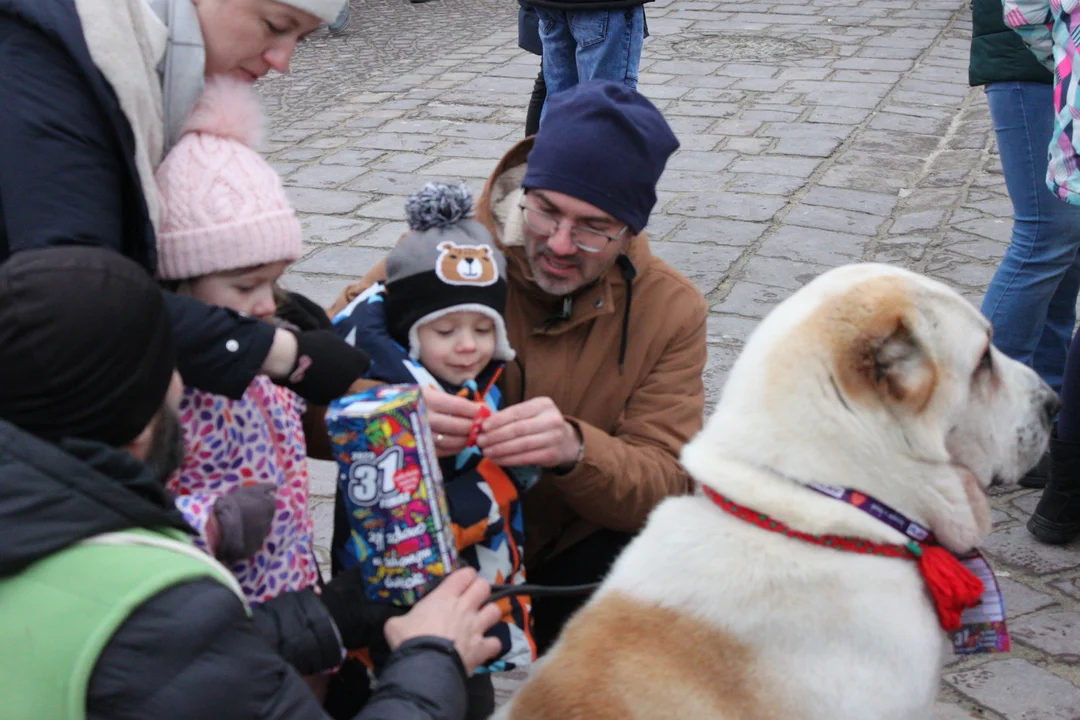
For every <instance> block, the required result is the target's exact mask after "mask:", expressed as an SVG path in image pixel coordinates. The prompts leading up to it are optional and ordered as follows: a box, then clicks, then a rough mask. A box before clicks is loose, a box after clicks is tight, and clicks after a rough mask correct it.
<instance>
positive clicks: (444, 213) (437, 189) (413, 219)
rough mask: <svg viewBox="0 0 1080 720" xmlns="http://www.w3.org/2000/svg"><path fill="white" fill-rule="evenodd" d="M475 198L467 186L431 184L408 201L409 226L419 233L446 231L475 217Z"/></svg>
mask: <svg viewBox="0 0 1080 720" xmlns="http://www.w3.org/2000/svg"><path fill="white" fill-rule="evenodd" d="M472 209H473V198H472V193H471V192H469V188H467V187H465V183H459V184H457V185H445V184H443V183H428V184H427V185H425V186H424V189H423V190H421V191H420V192H418V193H416V194H415V195H410V196H409V199H408V200H406V201H405V217H406V218H407V219H408V221H409V227H410V228H412V229H413V230H416V231H418V232H423V231H424V230H430V229H431V228H436V227H439V228H444V227H449V226H450V225H453V224H454V223H457V222H460V221H462V220H464V219H465V218H467V217H469V216H471V215H472Z"/></svg>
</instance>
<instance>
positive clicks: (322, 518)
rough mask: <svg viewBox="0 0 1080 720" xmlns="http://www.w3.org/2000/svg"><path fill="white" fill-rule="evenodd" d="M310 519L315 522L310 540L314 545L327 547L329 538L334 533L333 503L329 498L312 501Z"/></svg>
mask: <svg viewBox="0 0 1080 720" xmlns="http://www.w3.org/2000/svg"><path fill="white" fill-rule="evenodd" d="M311 519H312V520H313V521H314V523H315V534H314V536H313V537H312V541H313V542H314V544H315V545H316V546H319V547H323V548H329V547H330V540H331V538H332V537H333V534H334V503H333V502H332V501H330V500H327V501H324V502H313V503H312V506H311Z"/></svg>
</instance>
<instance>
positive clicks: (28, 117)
mask: <svg viewBox="0 0 1080 720" xmlns="http://www.w3.org/2000/svg"><path fill="white" fill-rule="evenodd" d="M341 3H342V0H0V108H3V112H0V157H3V158H4V162H3V163H0V165H2V167H0V197H2V198H3V203H2V205H0V262H2V261H3V260H5V259H6V258H7V257H8V256H9V255H10V254H12V253H14V252H18V251H19V250H23V249H28V248H34V247H43V246H49V245H66V244H80V245H97V246H102V247H108V248H112V249H115V250H117V251H119V252H121V253H123V254H124V255H126V256H127V257H129V258H131V259H133V260H135V261H136V262H138V263H139V264H141V265H142V266H143V267H145V268H146V270H147V271H148V272H150V273H155V272H156V270H157V240H156V233H157V230H158V223H159V221H160V214H161V202H160V198H159V196H158V190H157V187H156V185H155V183H154V171H155V170H156V169H157V166H158V164H159V163H160V162H161V159H162V157H163V156H164V153H165V152H166V151H167V150H168V149H169V147H170V146H171V145H172V144H173V143H174V142H175V141H176V140H177V138H178V137H179V133H180V130H181V128H182V127H183V125H184V121H185V120H186V119H187V116H188V114H189V113H190V111H191V108H192V107H193V105H194V103H195V100H196V99H197V98H198V97H199V95H200V93H201V91H202V87H203V81H204V77H206V76H208V75H216V74H224V75H231V76H233V77H236V78H240V79H242V80H244V81H247V82H254V81H255V80H257V79H258V78H260V77H262V76H264V75H266V74H267V73H268V72H270V71H271V70H276V71H278V72H281V73H284V72H287V71H288V69H289V61H290V60H291V58H292V55H293V52H294V51H295V49H296V46H297V43H299V42H300V40H301V39H303V38H304V36H305V35H307V34H308V33H310V32H312V31H313V30H315V29H316V28H317V27H318V26H319V24H320V23H323V22H329V21H330V20H333V19H334V17H335V16H336V15H337V13H338V11H339V10H340V9H341ZM167 302H168V307H169V312H170V318H171V320H172V323H173V333H174V335H175V337H176V343H177V355H178V364H179V370H180V372H181V374H182V375H183V376H184V380H185V382H186V383H187V384H188V385H191V386H194V387H198V388H200V389H203V390H206V391H208V392H213V393H217V394H221V395H226V396H230V397H234V398H236V397H240V395H242V394H243V392H244V390H245V389H246V388H247V387H248V386H249V385H250V383H251V381H252V379H253V378H254V377H255V376H256V375H257V374H259V373H260V372H262V373H265V374H267V375H269V376H270V377H271V378H273V379H274V380H275V381H278V382H281V383H282V384H284V385H286V386H287V387H289V388H290V389H292V390H294V391H295V392H297V393H298V394H300V395H301V396H303V397H305V398H307V399H308V400H311V401H313V402H314V403H315V404H325V403H326V402H328V401H329V400H331V399H332V398H334V397H338V396H340V395H342V394H344V393H345V391H346V390H347V389H348V387H349V386H350V385H351V384H352V382H353V381H354V380H355V379H356V378H357V377H359V376H360V375H361V374H362V373H363V372H364V370H365V369H366V367H367V363H366V358H364V357H363V356H362V354H361V353H359V352H358V351H356V350H354V349H352V348H350V347H348V346H347V345H346V344H345V343H344V342H342V341H339V340H338V339H337V338H336V337H334V336H333V335H332V334H331V333H328V332H326V331H309V332H300V333H292V332H288V331H286V330H282V329H275V328H272V327H270V326H268V325H267V324H266V323H263V322H259V321H257V320H254V319H252V318H247V317H243V316H240V315H238V314H236V313H230V312H228V311H226V310H223V309H221V308H214V307H210V306H208V305H206V304H204V303H201V302H199V301H197V300H194V299H192V298H185V297H179V296H176V295H171V294H170V295H169V297H168V298H167ZM301 359H303V361H302V362H301ZM298 367H303V368H305V369H307V371H306V372H297V368H298ZM290 378H291V380H292V382H289V379H290Z"/></svg>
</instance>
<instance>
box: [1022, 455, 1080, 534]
mask: <svg viewBox="0 0 1080 720" xmlns="http://www.w3.org/2000/svg"><path fill="white" fill-rule="evenodd" d="M1050 456H1051V465H1050V480H1049V481H1048V482H1047V483H1046V489H1045V490H1043V494H1042V498H1040V500H1039V504H1038V506H1036V508H1035V512H1034V513H1033V514H1032V516H1031V519H1030V520H1028V524H1027V528H1028V531H1029V532H1030V533H1031V534H1032V535H1034V536H1035V537H1036V538H1038V540H1039V541H1041V542H1044V543H1046V544H1048V545H1064V544H1065V543H1067V542H1069V541H1070V540H1072V539H1073V538H1074V537H1075V536H1076V535H1077V534H1078V533H1080V443H1067V442H1063V441H1061V440H1058V439H1057V437H1056V436H1055V437H1051V438H1050Z"/></svg>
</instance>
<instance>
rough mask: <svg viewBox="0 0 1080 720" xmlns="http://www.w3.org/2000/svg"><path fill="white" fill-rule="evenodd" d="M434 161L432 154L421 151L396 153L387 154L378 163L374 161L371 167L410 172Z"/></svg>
mask: <svg viewBox="0 0 1080 720" xmlns="http://www.w3.org/2000/svg"><path fill="white" fill-rule="evenodd" d="M432 162H434V158H432V157H431V156H430V155H424V154H421V153H394V154H392V155H387V156H386V157H384V158H383V159H382V160H379V161H378V162H376V163H372V165H371V167H372V168H373V169H375V170H384V171H387V172H403V173H408V172H413V171H414V170H418V169H420V168H422V167H424V166H425V165H428V164H430V163H432Z"/></svg>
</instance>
